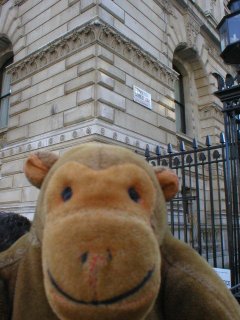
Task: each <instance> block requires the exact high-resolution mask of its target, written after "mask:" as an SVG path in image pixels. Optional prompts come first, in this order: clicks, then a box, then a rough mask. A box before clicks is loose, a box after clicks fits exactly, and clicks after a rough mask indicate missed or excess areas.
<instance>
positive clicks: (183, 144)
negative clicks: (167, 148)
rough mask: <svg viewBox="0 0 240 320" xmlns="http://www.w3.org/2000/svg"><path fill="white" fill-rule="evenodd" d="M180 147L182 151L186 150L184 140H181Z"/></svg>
mask: <svg viewBox="0 0 240 320" xmlns="http://www.w3.org/2000/svg"><path fill="white" fill-rule="evenodd" d="M179 149H180V151H182V152H184V151H186V148H185V143H184V141H180V145H179Z"/></svg>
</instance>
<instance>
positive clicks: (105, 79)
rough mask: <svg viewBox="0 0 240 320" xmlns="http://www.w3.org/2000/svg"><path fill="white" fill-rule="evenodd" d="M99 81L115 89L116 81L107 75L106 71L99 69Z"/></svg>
mask: <svg viewBox="0 0 240 320" xmlns="http://www.w3.org/2000/svg"><path fill="white" fill-rule="evenodd" d="M97 83H98V84H100V85H102V86H104V87H106V88H108V89H110V90H113V88H114V84H115V81H114V79H112V78H111V77H109V76H107V75H106V74H105V73H103V72H100V71H98V72H97Z"/></svg>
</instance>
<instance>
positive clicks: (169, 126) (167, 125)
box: [157, 115, 176, 132]
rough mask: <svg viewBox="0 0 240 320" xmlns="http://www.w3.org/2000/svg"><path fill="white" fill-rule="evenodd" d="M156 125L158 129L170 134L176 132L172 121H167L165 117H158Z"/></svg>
mask: <svg viewBox="0 0 240 320" xmlns="http://www.w3.org/2000/svg"><path fill="white" fill-rule="evenodd" d="M157 120H158V123H157V126H158V127H159V128H162V129H164V130H166V131H172V132H176V123H175V121H174V119H172V118H171V119H168V118H166V117H163V116H161V115H158V118H157Z"/></svg>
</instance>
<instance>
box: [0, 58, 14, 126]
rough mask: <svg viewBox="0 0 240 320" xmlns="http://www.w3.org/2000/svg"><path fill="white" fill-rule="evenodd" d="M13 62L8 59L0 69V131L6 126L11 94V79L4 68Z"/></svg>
mask: <svg viewBox="0 0 240 320" xmlns="http://www.w3.org/2000/svg"><path fill="white" fill-rule="evenodd" d="M12 62H13V58H11V59H9V60H8V61H7V62H6V63H5V64H4V65H3V66H2V68H1V69H0V129H1V128H6V127H7V124H8V109H9V97H10V94H11V89H10V82H11V77H10V75H9V74H8V73H7V70H6V67H7V66H8V65H10V64H11V63H12Z"/></svg>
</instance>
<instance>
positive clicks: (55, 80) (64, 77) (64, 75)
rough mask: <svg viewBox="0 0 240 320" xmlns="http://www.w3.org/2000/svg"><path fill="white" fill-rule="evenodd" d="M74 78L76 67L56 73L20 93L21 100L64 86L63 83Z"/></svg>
mask: <svg viewBox="0 0 240 320" xmlns="http://www.w3.org/2000/svg"><path fill="white" fill-rule="evenodd" d="M76 76H77V68H76V67H73V68H71V69H68V70H66V71H64V72H61V73H58V74H56V75H55V76H52V77H51V78H49V79H46V80H44V81H42V82H41V84H36V85H34V86H32V87H31V88H29V89H26V90H24V91H22V100H27V99H29V98H32V97H34V96H36V95H39V94H41V93H43V92H49V90H51V89H52V88H57V86H59V85H62V84H65V82H67V81H69V80H71V79H73V78H75V77H76Z"/></svg>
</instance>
